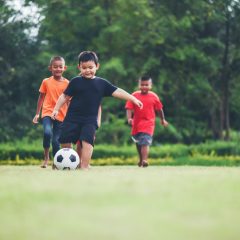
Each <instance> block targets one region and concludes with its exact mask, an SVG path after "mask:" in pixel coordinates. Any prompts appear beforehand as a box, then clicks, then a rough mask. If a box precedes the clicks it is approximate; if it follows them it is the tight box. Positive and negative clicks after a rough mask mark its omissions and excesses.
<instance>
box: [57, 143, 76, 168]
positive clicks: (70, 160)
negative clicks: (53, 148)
mask: <svg viewBox="0 0 240 240" xmlns="http://www.w3.org/2000/svg"><path fill="white" fill-rule="evenodd" d="M53 164H54V165H53V168H55V169H59V170H74V169H76V168H77V167H78V166H79V164H80V159H79V156H78V154H77V152H76V151H74V150H73V149H72V148H62V149H60V150H59V151H58V152H57V153H56V154H55V156H54V160H53Z"/></svg>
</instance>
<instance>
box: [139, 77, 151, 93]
mask: <svg viewBox="0 0 240 240" xmlns="http://www.w3.org/2000/svg"><path fill="white" fill-rule="evenodd" d="M138 87H139V89H140V91H141V94H147V93H148V91H149V90H151V89H152V81H151V79H149V80H139V82H138Z"/></svg>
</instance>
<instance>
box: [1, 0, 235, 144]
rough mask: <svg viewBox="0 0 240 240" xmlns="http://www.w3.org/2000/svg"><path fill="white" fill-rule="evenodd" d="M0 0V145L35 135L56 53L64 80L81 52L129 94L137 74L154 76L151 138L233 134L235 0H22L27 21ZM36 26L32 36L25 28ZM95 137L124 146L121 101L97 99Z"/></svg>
mask: <svg viewBox="0 0 240 240" xmlns="http://www.w3.org/2000/svg"><path fill="white" fill-rule="evenodd" d="M9 2H11V1H7V0H0V32H1V35H0V102H1V105H0V116H1V117H0V126H1V128H0V142H4V141H13V140H18V139H22V138H23V137H24V138H28V139H29V140H32V139H40V138H41V134H42V133H41V126H34V127H33V126H32V123H31V120H32V118H33V116H34V113H35V108H36V102H37V98H38V89H39V86H40V84H41V81H42V79H43V78H45V77H47V76H49V74H50V73H49V72H48V70H47V66H48V62H49V59H50V57H51V56H53V55H62V56H63V57H64V58H65V59H66V62H67V65H68V71H67V72H66V74H65V76H66V77H67V78H69V79H71V78H72V77H73V76H75V75H76V74H77V73H78V71H77V68H76V65H77V56H78V54H79V52H80V51H83V50H94V51H96V52H97V54H98V55H99V57H100V64H101V68H100V70H99V72H98V75H100V76H102V77H104V78H107V79H109V80H110V81H111V82H112V83H114V84H116V85H117V86H119V87H122V88H124V89H126V90H127V91H129V92H132V91H134V90H135V89H136V86H137V81H136V80H137V79H138V77H139V76H140V75H141V74H145V73H147V74H149V75H151V76H152V78H153V82H154V89H153V90H154V91H155V92H156V93H157V94H158V95H159V96H160V98H161V100H162V102H163V103H164V106H165V107H164V110H165V114H166V118H167V120H168V121H169V122H170V127H169V128H168V129H166V130H165V129H163V128H162V127H160V126H159V122H158V123H157V129H156V133H155V140H154V141H155V142H156V143H161V142H167V143H180V142H181V143H188V144H189V143H199V142H203V141H205V140H206V139H230V138H231V135H230V133H231V131H230V130H231V129H232V130H234V131H235V132H236V131H239V119H240V111H239V110H240V95H239V91H240V81H239V77H240V75H239V69H240V40H239V39H240V36H239V35H240V14H239V13H240V3H239V1H238V0H211V1H210V0H202V1H193V0H182V1H177V0H114V1H112V0H99V1H94V0H81V1H79V0H34V1H30V0H25V1H22V2H23V3H24V4H25V5H26V6H28V7H32V8H33V7H34V8H33V9H35V10H36V9H37V13H36V14H35V15H34V17H33V18H31V17H24V15H23V14H22V12H21V10H22V9H21V10H19V11H18V10H15V9H13V8H11V7H10V5H9ZM34 31H35V35H34V34H32V33H33V32H34ZM102 120H103V121H102V122H103V123H102V127H101V129H100V130H99V132H98V135H97V138H98V141H99V143H110V142H111V143H114V144H126V143H129V142H130V140H129V135H130V129H129V127H128V126H127V125H126V123H125V110H124V102H123V101H119V100H116V99H111V98H108V99H105V100H104V101H103V119H102Z"/></svg>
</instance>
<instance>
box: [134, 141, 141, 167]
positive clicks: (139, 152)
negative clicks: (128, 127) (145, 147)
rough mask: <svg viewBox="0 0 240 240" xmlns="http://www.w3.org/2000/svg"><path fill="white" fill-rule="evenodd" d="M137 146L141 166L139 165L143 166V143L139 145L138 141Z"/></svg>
mask: <svg viewBox="0 0 240 240" xmlns="http://www.w3.org/2000/svg"><path fill="white" fill-rule="evenodd" d="M136 148H137V152H138V156H139V162H138V166H139V167H142V161H143V158H142V150H141V145H138V144H137V143H136Z"/></svg>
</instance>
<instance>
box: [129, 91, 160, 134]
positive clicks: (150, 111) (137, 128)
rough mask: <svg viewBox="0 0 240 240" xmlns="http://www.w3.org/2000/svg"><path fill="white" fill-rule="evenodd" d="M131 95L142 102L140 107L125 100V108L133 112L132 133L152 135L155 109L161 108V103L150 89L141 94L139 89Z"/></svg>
mask: <svg viewBox="0 0 240 240" xmlns="http://www.w3.org/2000/svg"><path fill="white" fill-rule="evenodd" d="M132 95H133V96H134V97H136V98H137V99H139V100H140V101H141V102H142V103H143V108H142V109H140V108H139V107H138V106H136V105H135V104H134V103H132V102H131V101H127V103H126V105H125V108H126V109H129V110H132V111H133V112H134V115H133V124H132V135H135V134H137V133H139V132H143V133H147V134H150V135H151V136H152V135H153V132H154V128H155V119H156V114H155V111H156V110H161V109H162V108H163V105H162V103H161V101H160V99H159V98H158V96H157V94H155V93H154V92H151V91H149V92H148V93H147V94H141V92H140V91H136V92H134V93H133V94H132Z"/></svg>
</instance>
